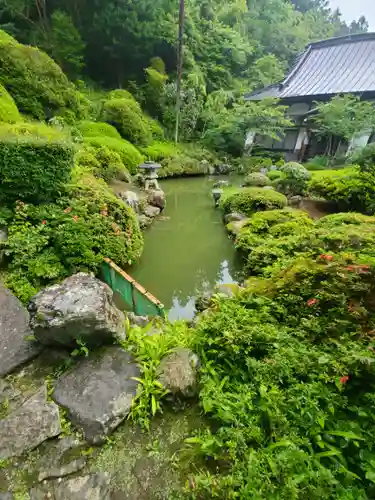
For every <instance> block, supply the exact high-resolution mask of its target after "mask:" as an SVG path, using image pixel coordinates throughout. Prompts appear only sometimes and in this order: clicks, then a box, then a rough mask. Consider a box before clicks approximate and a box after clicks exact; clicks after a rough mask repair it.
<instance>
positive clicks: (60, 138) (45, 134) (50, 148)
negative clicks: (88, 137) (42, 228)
mask: <svg viewBox="0 0 375 500" xmlns="http://www.w3.org/2000/svg"><path fill="white" fill-rule="evenodd" d="M73 158H74V150H73V146H72V144H71V143H70V142H69V140H68V139H67V138H66V137H65V136H64V135H63V134H61V133H60V132H58V131H56V130H54V129H51V128H49V127H47V126H42V125H40V126H37V125H28V124H22V125H19V126H12V125H9V126H7V125H2V126H0V185H1V189H0V200H1V201H2V202H11V201H15V200H19V199H21V200H22V201H28V202H32V203H42V202H47V201H52V200H54V199H56V198H57V196H58V195H59V192H60V190H61V189H62V187H63V185H64V183H65V182H67V181H68V179H69V175H70V172H71V170H72V168H73Z"/></svg>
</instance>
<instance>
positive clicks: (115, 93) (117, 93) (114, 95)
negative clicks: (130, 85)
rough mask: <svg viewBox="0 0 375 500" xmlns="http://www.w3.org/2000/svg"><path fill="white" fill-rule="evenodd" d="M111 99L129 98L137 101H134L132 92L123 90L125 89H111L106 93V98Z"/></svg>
mask: <svg viewBox="0 0 375 500" xmlns="http://www.w3.org/2000/svg"><path fill="white" fill-rule="evenodd" d="M112 99H129V100H131V101H135V102H136V103H137V101H136V99H135V97H134V96H133V94H132V93H131V92H129V91H128V90H125V89H115V90H111V91H110V92H109V93H108V96H107V100H108V101H109V100H112ZM137 104H138V103H137Z"/></svg>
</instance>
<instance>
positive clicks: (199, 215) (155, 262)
mask: <svg viewBox="0 0 375 500" xmlns="http://www.w3.org/2000/svg"><path fill="white" fill-rule="evenodd" d="M218 179H219V178H218V177H215V178H208V177H193V178H184V179H170V180H165V181H162V182H160V186H161V188H162V189H163V190H164V191H165V193H166V197H167V207H166V209H165V210H164V212H163V214H162V216H161V217H160V218H159V219H157V220H155V222H154V223H153V225H152V226H151V227H150V228H149V229H147V230H146V231H145V233H144V237H145V248H144V252H143V255H142V258H141V260H140V261H139V262H138V263H137V264H136V265H135V266H133V267H132V268H131V269H130V270H129V272H130V274H131V275H132V276H133V277H134V278H135V279H136V280H137V281H138V282H139V283H140V284H141V285H143V286H144V287H145V288H146V289H147V290H148V291H149V292H151V293H152V294H153V295H155V297H157V298H158V299H159V300H160V301H161V302H162V303H163V304H164V305H165V307H166V309H168V311H169V319H170V320H172V321H173V320H176V319H191V318H192V317H193V316H194V313H195V310H194V302H195V298H196V296H197V294H199V293H201V292H204V291H206V290H211V289H212V288H213V287H214V286H215V284H217V283H225V284H232V283H236V282H237V280H238V279H239V269H240V266H239V261H238V255H237V254H236V251H235V249H234V245H233V242H232V241H231V240H229V238H228V235H227V232H226V230H225V227H224V224H223V222H222V220H221V212H220V210H219V209H215V207H214V203H213V200H212V197H211V189H212V188H213V184H214V182H215V181H217V180H218ZM231 182H233V183H234V184H236V183H239V179H235V178H234V179H231Z"/></svg>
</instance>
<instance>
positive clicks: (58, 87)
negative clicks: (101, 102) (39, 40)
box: [0, 35, 88, 120]
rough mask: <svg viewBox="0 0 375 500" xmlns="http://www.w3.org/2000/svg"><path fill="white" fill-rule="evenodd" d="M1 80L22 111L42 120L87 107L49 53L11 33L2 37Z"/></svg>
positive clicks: (75, 113)
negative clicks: (24, 43) (21, 42)
mask: <svg viewBox="0 0 375 500" xmlns="http://www.w3.org/2000/svg"><path fill="white" fill-rule="evenodd" d="M0 83H1V84H3V85H4V87H5V88H6V89H7V90H8V92H10V94H11V95H12V97H13V99H14V100H15V102H16V104H17V106H18V109H19V110H20V111H21V112H22V113H26V114H29V115H31V116H33V117H34V118H37V119H39V120H44V119H45V118H51V117H52V116H53V115H56V114H64V113H65V112H68V111H71V112H73V114H74V116H78V117H79V116H81V115H82V114H83V113H84V112H85V110H86V107H87V106H88V102H87V100H86V99H85V98H84V96H82V94H80V93H79V92H78V91H77V89H76V88H75V86H74V85H73V84H72V83H71V82H70V81H69V80H68V78H67V76H66V75H65V74H64V73H63V72H62V70H61V68H60V67H59V66H58V65H57V64H56V63H55V62H54V61H53V60H52V59H51V58H50V57H49V56H48V55H47V54H45V53H44V52H42V51H41V50H39V49H37V48H36V47H30V46H28V45H22V44H20V43H18V42H17V41H16V40H15V39H13V38H12V37H10V36H9V35H6V36H0Z"/></svg>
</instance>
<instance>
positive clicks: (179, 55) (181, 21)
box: [175, 0, 185, 143]
mask: <svg viewBox="0 0 375 500" xmlns="http://www.w3.org/2000/svg"><path fill="white" fill-rule="evenodd" d="M184 27H185V0H180V17H179V24H178V48H177V96H176V130H175V142H176V143H177V142H178V138H179V132H180V114H181V82H182V67H183V58H184Z"/></svg>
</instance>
